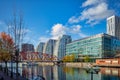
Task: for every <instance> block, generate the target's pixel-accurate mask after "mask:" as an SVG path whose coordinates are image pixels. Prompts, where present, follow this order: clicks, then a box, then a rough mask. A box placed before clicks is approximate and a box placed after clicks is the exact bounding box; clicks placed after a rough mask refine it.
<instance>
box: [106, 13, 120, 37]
mask: <svg viewBox="0 0 120 80" xmlns="http://www.w3.org/2000/svg"><path fill="white" fill-rule="evenodd" d="M107 34H109V35H112V36H115V37H117V38H118V39H120V17H118V16H115V15H113V16H111V17H109V18H107Z"/></svg>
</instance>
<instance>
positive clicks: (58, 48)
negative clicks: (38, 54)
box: [54, 35, 72, 60]
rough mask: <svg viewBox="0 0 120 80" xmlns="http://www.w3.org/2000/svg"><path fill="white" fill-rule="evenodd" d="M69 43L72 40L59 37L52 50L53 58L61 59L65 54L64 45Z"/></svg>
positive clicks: (63, 36)
mask: <svg viewBox="0 0 120 80" xmlns="http://www.w3.org/2000/svg"><path fill="white" fill-rule="evenodd" d="M71 41H72V38H71V36H69V35H62V36H60V37H59V39H58V40H57V42H56V45H55V48H54V56H56V57H57V58H58V59H59V60H60V59H62V58H63V57H64V56H65V53H66V44H67V43H70V42H71Z"/></svg>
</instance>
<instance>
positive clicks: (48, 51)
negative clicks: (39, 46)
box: [43, 39, 56, 55]
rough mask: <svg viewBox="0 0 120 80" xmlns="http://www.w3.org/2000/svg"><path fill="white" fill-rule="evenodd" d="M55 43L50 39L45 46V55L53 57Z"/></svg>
mask: <svg viewBox="0 0 120 80" xmlns="http://www.w3.org/2000/svg"><path fill="white" fill-rule="evenodd" d="M55 43H56V40H53V39H49V40H48V41H47V42H46V43H45V45H44V48H43V54H44V53H45V54H49V55H53V52H54V46H55Z"/></svg>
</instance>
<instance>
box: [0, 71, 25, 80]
mask: <svg viewBox="0 0 120 80" xmlns="http://www.w3.org/2000/svg"><path fill="white" fill-rule="evenodd" d="M15 75H16V74H13V78H11V77H10V76H8V75H7V74H6V73H4V72H2V71H0V80H27V79H26V78H23V77H22V76H19V77H18V78H17V79H16V77H15Z"/></svg>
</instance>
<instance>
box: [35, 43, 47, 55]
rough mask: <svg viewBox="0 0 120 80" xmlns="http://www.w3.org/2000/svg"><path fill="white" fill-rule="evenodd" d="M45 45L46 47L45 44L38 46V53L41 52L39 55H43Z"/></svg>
mask: <svg viewBox="0 0 120 80" xmlns="http://www.w3.org/2000/svg"><path fill="white" fill-rule="evenodd" d="M44 45H45V43H43V42H40V43H39V44H38V46H37V49H36V51H37V52H39V53H43V48H44Z"/></svg>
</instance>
